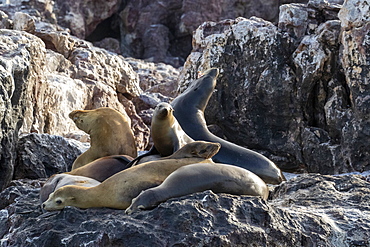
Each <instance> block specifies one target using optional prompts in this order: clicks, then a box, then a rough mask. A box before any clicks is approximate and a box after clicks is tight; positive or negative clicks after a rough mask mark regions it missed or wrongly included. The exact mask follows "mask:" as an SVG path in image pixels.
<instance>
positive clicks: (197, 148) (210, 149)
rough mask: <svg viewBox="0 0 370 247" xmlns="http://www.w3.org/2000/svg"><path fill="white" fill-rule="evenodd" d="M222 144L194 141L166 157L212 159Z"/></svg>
mask: <svg viewBox="0 0 370 247" xmlns="http://www.w3.org/2000/svg"><path fill="white" fill-rule="evenodd" d="M220 148H221V144H219V143H216V142H206V141H193V142H190V143H188V144H186V145H184V146H183V147H182V148H181V149H179V150H177V151H176V152H175V153H173V154H172V155H170V156H167V157H165V158H164V159H178V158H204V159H210V158H212V157H213V156H214V155H215V154H217V152H218V151H219V150H220Z"/></svg>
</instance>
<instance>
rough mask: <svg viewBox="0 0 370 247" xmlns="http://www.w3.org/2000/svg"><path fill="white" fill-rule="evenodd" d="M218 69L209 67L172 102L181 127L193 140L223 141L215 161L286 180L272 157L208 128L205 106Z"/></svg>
mask: <svg viewBox="0 0 370 247" xmlns="http://www.w3.org/2000/svg"><path fill="white" fill-rule="evenodd" d="M217 76H218V69H215V68H212V69H209V70H207V71H206V72H205V73H204V75H203V76H202V77H200V78H199V79H197V80H195V81H193V82H192V83H191V85H190V86H189V87H188V88H187V89H186V90H185V91H184V92H183V93H182V94H180V95H179V96H177V97H176V98H175V99H174V100H173V101H172V103H171V105H172V107H173V109H174V116H175V117H176V119H177V121H178V122H179V123H180V125H181V127H182V129H183V130H184V131H185V132H186V133H187V134H188V135H189V136H190V137H191V138H193V139H194V140H204V141H210V142H217V143H220V144H221V149H220V151H219V152H218V153H217V154H216V155H215V156H214V157H213V161H214V162H216V163H225V164H231V165H235V166H239V167H242V168H245V169H247V170H250V171H252V172H253V173H255V174H256V175H258V176H259V177H260V178H262V180H263V181H265V182H266V183H270V184H279V183H281V182H282V181H283V180H285V178H284V175H283V174H282V172H281V170H280V169H279V168H278V167H277V166H276V165H275V164H274V163H273V162H272V161H271V160H269V159H267V158H266V157H265V156H263V155H262V154H259V153H257V152H255V151H252V150H250V149H247V148H244V147H241V146H238V145H236V144H234V143H231V142H228V141H225V140H223V139H221V138H219V137H217V136H215V135H213V134H212V133H211V132H210V131H209V130H208V128H207V125H206V120H205V118H204V110H205V108H206V106H207V104H208V101H209V98H210V97H211V95H212V92H213V91H214V89H215V86H216V78H217Z"/></svg>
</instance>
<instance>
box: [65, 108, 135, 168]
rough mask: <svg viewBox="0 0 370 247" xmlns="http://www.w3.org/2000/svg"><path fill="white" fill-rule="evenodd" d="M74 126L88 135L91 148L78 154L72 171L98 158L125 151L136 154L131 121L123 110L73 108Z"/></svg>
mask: <svg viewBox="0 0 370 247" xmlns="http://www.w3.org/2000/svg"><path fill="white" fill-rule="evenodd" d="M69 117H70V118H71V119H72V120H73V121H74V122H75V124H76V126H77V127H78V128H79V129H81V130H83V131H85V132H86V133H87V134H89V135H90V140H91V141H90V148H89V149H88V150H87V151H86V152H84V153H83V154H81V155H80V156H78V157H77V159H76V160H75V161H74V163H73V165H72V170H73V169H76V168H78V167H81V166H83V165H86V164H87V163H89V162H91V161H93V160H96V159H98V158H101V157H105V156H109V155H114V154H126V155H129V156H131V157H136V156H137V149H136V145H135V139H134V134H133V132H132V130H131V120H130V118H129V117H128V116H127V114H126V113H123V114H122V113H120V112H119V111H117V110H114V109H112V108H109V107H101V108H98V109H94V110H76V111H72V112H71V113H70V114H69Z"/></svg>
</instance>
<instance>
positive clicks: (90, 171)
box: [64, 155, 133, 182]
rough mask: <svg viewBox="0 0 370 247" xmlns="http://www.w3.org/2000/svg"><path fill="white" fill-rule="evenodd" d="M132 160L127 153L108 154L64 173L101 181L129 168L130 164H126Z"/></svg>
mask: <svg viewBox="0 0 370 247" xmlns="http://www.w3.org/2000/svg"><path fill="white" fill-rule="evenodd" d="M132 160H133V158H132V157H131V156H128V155H110V156H106V157H103V158H99V159H96V160H94V161H92V162H90V163H88V164H86V165H84V166H81V167H79V168H76V169H73V170H72V171H70V172H65V173H64V174H71V175H79V176H84V177H89V178H93V179H95V180H97V181H99V182H103V181H104V180H106V179H107V178H109V177H110V176H113V175H114V174H116V173H118V172H120V171H123V170H125V169H127V168H129V167H130V166H128V164H129V163H130V162H131V161H132Z"/></svg>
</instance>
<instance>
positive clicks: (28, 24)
mask: <svg viewBox="0 0 370 247" xmlns="http://www.w3.org/2000/svg"><path fill="white" fill-rule="evenodd" d="M13 29H14V30H18V31H26V32H28V33H33V32H34V31H35V20H34V19H33V18H32V16H30V15H28V14H26V13H22V12H16V13H15V14H14V22H13Z"/></svg>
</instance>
